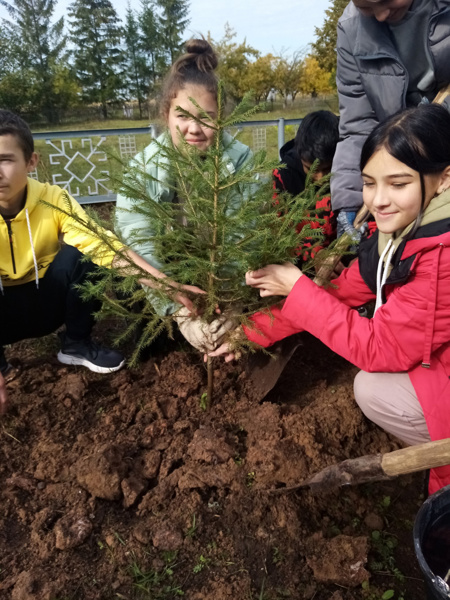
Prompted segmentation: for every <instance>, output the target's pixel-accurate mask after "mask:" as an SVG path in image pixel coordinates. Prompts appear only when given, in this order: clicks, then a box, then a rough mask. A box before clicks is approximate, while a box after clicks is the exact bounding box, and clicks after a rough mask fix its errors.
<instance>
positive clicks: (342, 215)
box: [337, 210, 361, 243]
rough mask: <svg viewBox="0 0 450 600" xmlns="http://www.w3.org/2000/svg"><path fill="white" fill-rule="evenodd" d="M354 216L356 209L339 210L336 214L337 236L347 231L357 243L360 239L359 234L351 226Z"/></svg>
mask: <svg viewBox="0 0 450 600" xmlns="http://www.w3.org/2000/svg"><path fill="white" fill-rule="evenodd" d="M355 218H356V211H349V212H346V211H345V210H340V211H339V213H338V216H337V237H338V238H340V237H341V235H343V234H344V233H347V234H348V235H350V236H351V237H352V238H353V239H354V240H355V243H359V241H360V240H361V234H360V233H359V232H358V231H357V230H356V229H355V228H354V227H353V221H354V220H355Z"/></svg>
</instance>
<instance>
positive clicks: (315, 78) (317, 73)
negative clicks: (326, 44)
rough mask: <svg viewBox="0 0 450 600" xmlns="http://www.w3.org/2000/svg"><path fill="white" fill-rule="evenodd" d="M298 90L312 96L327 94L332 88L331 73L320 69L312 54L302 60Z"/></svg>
mask: <svg viewBox="0 0 450 600" xmlns="http://www.w3.org/2000/svg"><path fill="white" fill-rule="evenodd" d="M300 90H301V92H302V93H303V94H310V95H311V96H312V97H313V98H316V97H317V96H318V95H319V94H329V93H330V92H331V91H332V90H333V87H332V85H331V73H329V72H327V71H325V69H321V68H320V66H319V62H318V61H317V59H316V58H315V57H314V56H307V57H306V58H305V60H304V62H303V69H302V74H301V76H300Z"/></svg>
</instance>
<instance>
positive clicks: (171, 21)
mask: <svg viewBox="0 0 450 600" xmlns="http://www.w3.org/2000/svg"><path fill="white" fill-rule="evenodd" d="M156 5H157V6H158V8H159V9H160V10H161V15H160V18H159V20H160V27H159V30H160V36H161V37H160V39H161V40H162V41H163V43H164V48H165V49H166V52H167V55H168V58H169V64H173V63H174V62H175V60H176V59H177V58H178V56H179V54H180V52H181V47H182V45H183V37H182V36H183V33H184V31H185V29H186V27H187V26H188V25H189V22H190V21H189V19H188V18H187V16H188V14H189V2H188V0H156Z"/></svg>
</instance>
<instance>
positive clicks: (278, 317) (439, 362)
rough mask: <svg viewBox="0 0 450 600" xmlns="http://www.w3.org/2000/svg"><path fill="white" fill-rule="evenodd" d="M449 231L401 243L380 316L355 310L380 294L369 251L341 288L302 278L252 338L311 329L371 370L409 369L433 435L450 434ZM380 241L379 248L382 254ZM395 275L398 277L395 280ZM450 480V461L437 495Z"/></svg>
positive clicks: (265, 340) (436, 481) (339, 282)
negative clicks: (371, 277)
mask: <svg viewBox="0 0 450 600" xmlns="http://www.w3.org/2000/svg"><path fill="white" fill-rule="evenodd" d="M444 229H445V228H444ZM448 229H450V226H449V227H448V228H447V232H445V233H442V234H440V235H435V236H434V237H423V238H420V239H414V240H411V241H409V242H406V245H404V246H403V247H400V248H399V251H398V253H397V254H398V257H397V260H396V262H395V266H396V269H395V272H394V270H393V272H392V273H391V275H390V277H389V278H388V280H387V284H389V285H386V286H385V294H386V302H385V304H383V305H382V306H381V307H380V308H379V309H378V311H377V312H376V314H375V316H374V317H373V319H365V318H361V317H360V316H359V314H358V313H357V311H355V310H351V308H350V307H354V306H360V305H362V304H364V303H365V302H367V301H369V300H372V299H373V298H374V297H375V294H374V290H373V289H371V287H372V288H373V286H370V285H369V284H368V282H367V277H366V281H365V280H364V279H363V275H361V272H362V273H364V269H363V268H362V267H363V265H362V264H361V265H360V264H359V262H360V261H363V260H364V261H365V263H367V260H366V259H365V258H364V257H363V255H361V257H360V259H359V260H358V261H356V262H355V263H354V264H353V265H352V266H351V267H350V268H348V269H346V270H345V271H344V272H343V273H342V274H341V276H340V277H339V278H338V279H335V280H334V281H333V284H334V285H335V286H337V287H336V288H334V287H331V286H330V287H329V288H328V289H323V288H320V287H319V286H317V285H316V284H315V283H313V282H312V281H311V280H310V279H308V278H307V277H304V276H303V277H300V279H299V280H298V282H297V283H296V284H295V286H294V288H293V290H292V291H291V293H290V294H289V296H288V297H287V298H286V300H285V302H284V304H283V305H279V306H278V307H276V308H274V309H272V313H273V315H274V316H275V319H274V320H271V318H270V317H269V316H268V315H267V314H263V313H257V314H255V315H253V317H252V320H253V322H254V324H255V328H256V329H249V328H246V329H245V331H246V334H247V337H248V338H249V339H250V340H252V341H254V342H256V343H258V344H260V345H261V346H264V347H267V346H270V345H272V344H273V343H274V342H276V341H277V340H279V339H282V338H283V337H286V336H288V335H291V334H293V333H297V332H299V331H303V330H306V331H309V332H310V333H312V334H313V335H315V336H316V337H317V338H319V339H320V340H321V341H322V342H324V343H325V344H326V345H327V346H329V347H330V348H331V349H332V350H333V351H335V352H337V353H338V354H340V355H341V356H343V357H344V358H346V359H347V360H349V361H350V362H352V363H353V364H355V365H356V366H358V367H359V368H360V369H363V370H364V371H368V372H391V373H392V372H402V371H407V372H408V373H409V376H410V379H411V382H412V384H413V386H414V389H415V391H416V393H417V397H418V399H419V402H420V404H421V406H422V409H423V412H424V415H425V419H426V422H427V426H428V430H429V433H430V436H431V439H432V440H438V439H443V438H447V437H450V380H449V377H450V231H448ZM374 237H375V238H377V236H374ZM375 243H376V241H375V242H374V245H373V246H372V247H373V248H374V249H376V254H377V255H378V252H377V248H376V247H375ZM405 265H406V267H405ZM360 267H361V268H360ZM405 269H406V271H405ZM372 271H373V269H372ZM402 271H403V274H402ZM401 275H402V276H403V279H402V277H401ZM393 276H394V278H393ZM395 277H397V281H396V282H395V281H394V282H393V283H390V281H391V280H392V279H394V280H395ZM399 278H400V280H401V281H398V279H399ZM258 332H259V333H258ZM428 365H429V367H428ZM448 483H450V467H441V468H439V469H434V470H433V471H432V473H431V477H430V493H432V492H434V491H436V490H437V489H439V488H440V487H442V486H444V485H447V484H448Z"/></svg>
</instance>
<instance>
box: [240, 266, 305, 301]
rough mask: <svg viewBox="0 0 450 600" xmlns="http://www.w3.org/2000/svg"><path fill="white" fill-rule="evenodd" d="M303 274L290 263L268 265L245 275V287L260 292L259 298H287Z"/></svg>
mask: <svg viewBox="0 0 450 600" xmlns="http://www.w3.org/2000/svg"><path fill="white" fill-rule="evenodd" d="M302 275H303V273H302V272H301V271H300V269H298V268H297V267H296V266H295V265H293V264H292V263H284V265H268V266H267V267H264V268H263V269H258V271H249V272H248V273H246V275H245V281H246V283H247V285H250V286H251V287H254V288H257V289H259V290H260V292H259V295H260V296H261V298H264V297H266V296H287V295H288V294H289V293H290V292H291V290H292V288H293V287H294V285H295V284H296V283H297V281H298V280H299V279H300V277H301V276H302Z"/></svg>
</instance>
